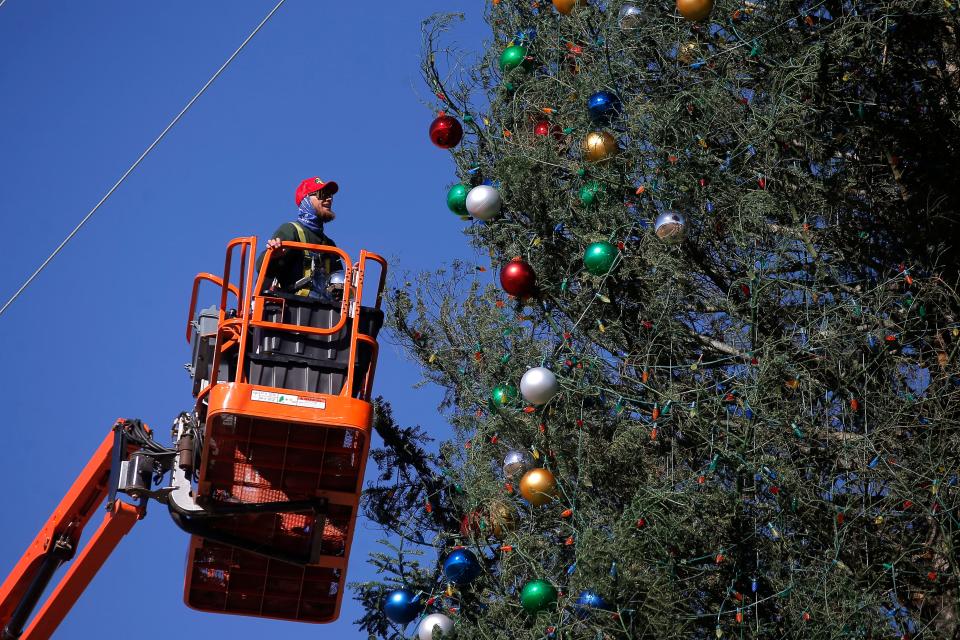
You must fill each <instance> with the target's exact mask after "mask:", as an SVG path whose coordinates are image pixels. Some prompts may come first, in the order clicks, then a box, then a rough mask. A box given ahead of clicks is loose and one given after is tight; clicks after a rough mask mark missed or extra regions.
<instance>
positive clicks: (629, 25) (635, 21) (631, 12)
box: [618, 3, 643, 31]
mask: <svg viewBox="0 0 960 640" xmlns="http://www.w3.org/2000/svg"><path fill="white" fill-rule="evenodd" d="M642 18H643V10H642V9H640V7H638V6H637V5H635V4H629V3H627V4H625V5H623V6H622V7H620V15H619V17H618V20H619V23H620V29H621V30H623V31H631V30H633V29H636V28H637V27H639V26H640V20H641V19H642Z"/></svg>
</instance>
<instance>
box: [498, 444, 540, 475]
mask: <svg viewBox="0 0 960 640" xmlns="http://www.w3.org/2000/svg"><path fill="white" fill-rule="evenodd" d="M531 467H533V458H532V457H531V456H530V454H529V453H527V452H526V451H516V450H514V451H508V452H507V455H505V456H503V475H504V476H506V477H507V478H514V477H516V476H519V475H522V474H524V473H526V472H527V470H528V469H530V468H531Z"/></svg>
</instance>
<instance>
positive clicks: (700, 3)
mask: <svg viewBox="0 0 960 640" xmlns="http://www.w3.org/2000/svg"><path fill="white" fill-rule="evenodd" d="M711 11H713V0H677V13H679V14H680V15H681V16H683V17H684V18H686V19H687V20H692V21H694V22H698V21H700V20H706V19H707V17H708V16H709V15H710V12H711Z"/></svg>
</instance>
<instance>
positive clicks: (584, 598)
mask: <svg viewBox="0 0 960 640" xmlns="http://www.w3.org/2000/svg"><path fill="white" fill-rule="evenodd" d="M606 608H607V601H606V600H604V599H603V598H602V597H601V596H600V594H599V593H597V592H596V591H592V590H590V589H586V590H584V591H581V592H580V596H579V597H578V598H577V606H576V607H575V609H576V612H577V615H578V616H580V617H581V618H586V617H587V616H588V615H590V612H591V611H593V610H594V609H606Z"/></svg>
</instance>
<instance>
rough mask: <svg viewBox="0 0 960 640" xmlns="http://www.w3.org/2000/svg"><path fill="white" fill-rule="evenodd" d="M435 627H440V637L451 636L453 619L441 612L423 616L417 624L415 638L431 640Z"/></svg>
mask: <svg viewBox="0 0 960 640" xmlns="http://www.w3.org/2000/svg"><path fill="white" fill-rule="evenodd" d="M435 627H440V637H441V638H452V637H453V620H451V619H450V618H448V617H447V616H445V615H443V614H442V613H431V614H430V615H428V616H426V617H424V619H423V620H421V621H420V624H419V625H418V626H417V638H418V639H419V640H433V630H434V628H435Z"/></svg>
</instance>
